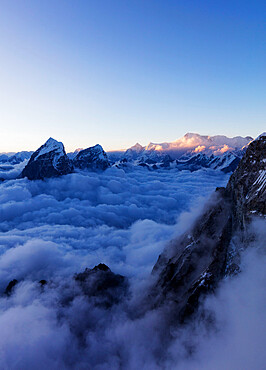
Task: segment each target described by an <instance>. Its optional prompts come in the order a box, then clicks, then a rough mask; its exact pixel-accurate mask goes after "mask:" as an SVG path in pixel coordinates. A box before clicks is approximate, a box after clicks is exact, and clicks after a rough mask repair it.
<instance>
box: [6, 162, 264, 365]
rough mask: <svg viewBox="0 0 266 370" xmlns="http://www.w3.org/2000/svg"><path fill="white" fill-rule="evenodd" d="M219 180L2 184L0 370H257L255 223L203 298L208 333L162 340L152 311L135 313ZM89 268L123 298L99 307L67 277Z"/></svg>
mask: <svg viewBox="0 0 266 370" xmlns="http://www.w3.org/2000/svg"><path fill="white" fill-rule="evenodd" d="M227 179H228V175H224V174H222V173H220V172H215V171H211V170H210V171H197V172H194V173H190V172H185V171H183V172H178V171H175V170H171V171H163V170H162V171H156V172H148V171H146V170H145V169H139V170H136V171H134V172H128V173H125V172H124V171H123V170H118V169H109V170H107V171H105V172H104V173H102V174H95V173H76V174H70V175H67V176H64V177H62V178H58V179H49V180H47V181H44V182H42V181H33V182H30V181H28V180H27V179H20V180H10V181H8V182H4V183H2V184H1V185H0V188H1V192H0V204H1V208H0V210H1V212H0V252H1V255H0V289H1V292H2V293H3V291H4V289H5V287H6V285H7V283H8V282H9V281H10V280H12V279H17V280H19V283H18V285H17V286H16V287H15V289H14V293H13V294H12V295H11V296H10V297H8V298H7V297H5V296H4V295H3V294H2V296H1V298H0V331H1V337H0V353H1V359H0V364H1V368H4V369H5V368H6V369H16V368H20V369H28V368H36V369H47V368H49V369H58V368H60V369H71V368H75V369H87V368H92V369H119V368H120V369H132V370H133V369H138V368H141V369H175V368H176V369H195V368H197V369H202V370H203V369H213V368H215V369H224V368H226V369H234V370H235V369H236V370H238V369H239V370H240V369H241V370H242V369H245V368H252V369H261V368H263V367H262V366H263V363H265V355H264V351H263V348H262V343H265V333H266V330H265V329H266V328H265V315H264V309H265V303H266V302H265V294H264V293H263V292H264V287H265V283H266V281H265V280H266V278H265V268H264V267H265V262H266V260H265V255H264V254H263V252H262V250H263V246H264V244H263V240H265V235H262V234H263V230H264V226H265V225H264V224H262V225H260V224H256V225H255V228H256V230H257V231H259V235H262V236H261V240H258V241H257V242H256V245H255V246H254V248H253V249H252V250H250V251H246V252H245V255H244V258H243V264H242V270H243V272H242V274H240V275H239V276H238V277H235V278H231V279H228V280H227V281H225V282H223V283H222V284H221V286H220V288H219V290H218V292H217V294H216V295H215V296H212V297H210V298H209V299H208V300H207V301H205V302H203V305H202V308H201V309H202V310H205V311H206V312H209V315H210V317H213V318H214V320H213V323H212V325H209V324H208V323H206V322H204V321H202V320H201V319H200V318H198V319H196V320H195V321H194V322H193V323H191V325H189V326H188V327H186V328H182V329H180V328H179V329H178V328H175V329H174V330H173V329H171V331H170V332H169V328H168V327H167V325H166V321H167V320H166V317H165V314H164V312H163V311H160V310H157V311H152V312H148V313H147V314H146V315H144V316H139V317H138V316H137V315H136V313H137V312H136V308H137V307H138V304H140V303H139V302H140V301H141V296H142V294H144V292H145V286H146V284H147V282H148V281H149V273H150V271H151V268H152V266H153V265H154V263H155V261H156V259H157V257H158V255H159V253H160V252H161V251H162V249H163V247H164V246H165V244H166V243H167V242H168V241H169V240H171V239H172V238H173V237H174V236H176V235H178V234H180V233H182V232H183V231H184V230H185V229H186V228H187V227H188V226H189V225H190V224H191V222H193V220H194V219H195V217H196V216H197V215H198V214H199V213H200V209H201V207H202V205H203V203H204V201H205V200H206V198H207V197H208V196H209V194H210V193H211V192H212V191H213V190H214V189H215V187H216V186H222V185H224V184H225V183H226V181H227ZM100 262H103V263H106V264H107V265H109V266H110V267H111V268H112V270H114V271H115V272H117V273H121V274H124V275H126V276H128V277H129V279H130V284H131V285H130V291H131V295H130V297H129V299H128V300H126V301H124V302H122V303H121V304H118V305H115V306H113V307H112V308H111V309H108V310H107V309H106V308H104V307H100V306H98V305H97V304H96V303H95V301H94V300H93V299H92V298H91V299H88V298H87V297H85V296H84V295H83V294H82V292H81V290H80V288H79V287H78V286H77V284H75V281H74V280H73V279H72V275H73V273H74V272H79V271H82V270H83V269H84V268H85V267H93V266H94V265H95V264H98V263H100ZM147 278H148V279H147ZM41 279H46V280H47V281H48V284H47V286H45V287H41V286H40V284H39V283H38V281H39V280H41ZM70 297H72V298H71V299H70Z"/></svg>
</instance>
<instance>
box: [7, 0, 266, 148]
mask: <svg viewBox="0 0 266 370" xmlns="http://www.w3.org/2000/svg"><path fill="white" fill-rule="evenodd" d="M0 4H1V12H0V53H1V55H0V84H1V90H0V122H1V135H0V152H2V151H16V150H23V149H32V150H34V149H36V148H37V147H38V146H40V145H41V144H42V143H43V142H44V141H45V140H46V139H47V138H48V137H50V136H52V137H54V138H56V139H58V140H60V141H63V142H64V144H65V146H66V148H67V150H73V149H75V148H77V147H88V146H91V145H94V144H96V143H100V144H101V145H103V147H104V149H106V150H111V149H118V148H125V147H128V146H131V145H133V144H134V143H135V142H136V141H138V142H140V143H141V144H147V143H148V142H149V141H153V142H162V141H173V140H175V139H177V138H178V137H180V136H183V135H184V134H185V133H186V132H198V133H200V134H207V135H214V134H225V135H227V136H236V135H243V136H246V135H251V136H257V135H258V134H259V133H260V132H262V131H265V116H266V115H265V113H266V104H265V101H266V93H265V86H266V78H265V77H266V76H265V75H266V73H265V63H266V60H265V59H266V58H265V56H266V48H265V39H266V32H265V22H264V19H265V13H266V5H265V2H264V1H245V0H242V1H234V0H230V1H229V0H228V1H226V0H223V1H219V0H217V1H208V0H206V1H190V0H184V1H177V0H164V1H163V0H160V1H159V0H150V1H148V0H142V1H140V0H139V1H135V0H130V1H129V0H112V1H111V0H95V1H90V0H87V1H74V0H70V1H59V0H58V1H55V0H53V1H50V0H47V1H39V0H33V1H27V0H24V1H18V0H17V1H0Z"/></svg>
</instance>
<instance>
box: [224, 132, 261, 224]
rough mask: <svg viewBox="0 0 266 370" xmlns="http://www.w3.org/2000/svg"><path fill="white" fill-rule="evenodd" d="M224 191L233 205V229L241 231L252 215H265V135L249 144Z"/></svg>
mask: <svg viewBox="0 0 266 370" xmlns="http://www.w3.org/2000/svg"><path fill="white" fill-rule="evenodd" d="M226 189H227V192H228V193H230V195H231V196H232V200H233V203H234V221H235V225H234V226H235V227H240V228H242V229H243V228H244V227H245V224H246V222H248V221H249V219H250V216H251V215H252V214H257V215H265V214H266V202H265V200H266V133H263V134H262V135H260V136H259V137H258V138H257V139H256V140H254V141H252V142H251V143H250V145H249V146H248V148H247V151H246V154H245V156H244V157H243V159H242V160H241V162H240V164H239V166H238V167H237V169H236V171H235V172H234V173H233V174H232V176H231V177H230V180H229V182H228V185H227V188H226Z"/></svg>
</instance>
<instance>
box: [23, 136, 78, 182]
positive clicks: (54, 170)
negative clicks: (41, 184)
mask: <svg viewBox="0 0 266 370" xmlns="http://www.w3.org/2000/svg"><path fill="white" fill-rule="evenodd" d="M72 170H73V166H72V163H71V161H70V160H69V158H68V157H67V155H66V152H65V148H64V145H63V143H61V142H59V141H57V140H55V139H53V138H49V139H48V140H47V141H46V142H45V144H43V145H42V146H41V147H40V148H39V149H37V150H36V151H35V152H34V153H33V154H32V156H31V157H30V160H29V162H28V164H27V165H26V167H25V168H24V170H23V171H22V174H21V175H22V177H27V178H28V179H29V180H36V179H44V178H45V177H55V176H60V175H65V174H67V173H70V172H72Z"/></svg>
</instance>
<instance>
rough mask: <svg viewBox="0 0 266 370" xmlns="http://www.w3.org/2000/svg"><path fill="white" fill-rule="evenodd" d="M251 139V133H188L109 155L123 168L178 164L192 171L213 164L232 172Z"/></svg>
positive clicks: (224, 170)
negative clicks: (237, 134) (240, 134)
mask: <svg viewBox="0 0 266 370" xmlns="http://www.w3.org/2000/svg"><path fill="white" fill-rule="evenodd" d="M251 140H252V138H251V137H245V138H243V137H241V136H237V137H234V138H228V137H226V136H222V135H216V136H202V135H199V134H192V133H188V134H186V135H184V136H183V137H182V138H180V139H178V140H176V141H174V142H170V143H160V144H155V143H149V144H148V145H147V146H146V147H144V146H141V145H140V144H139V143H137V144H135V145H134V146H132V147H131V148H129V149H127V150H126V151H125V152H120V155H118V153H116V155H115V156H114V155H113V154H110V155H109V154H108V156H109V159H110V160H111V161H112V162H113V165H115V166H117V167H121V168H124V167H132V166H142V167H146V168H148V169H150V170H154V169H158V168H173V167H174V168H178V169H180V170H189V171H196V170H198V169H201V168H213V169H219V170H222V171H223V172H231V171H234V170H235V169H236V167H237V165H238V163H239V162H240V159H241V157H242V155H243V153H244V151H245V149H246V147H247V144H248V143H249V142H250V141H251Z"/></svg>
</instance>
